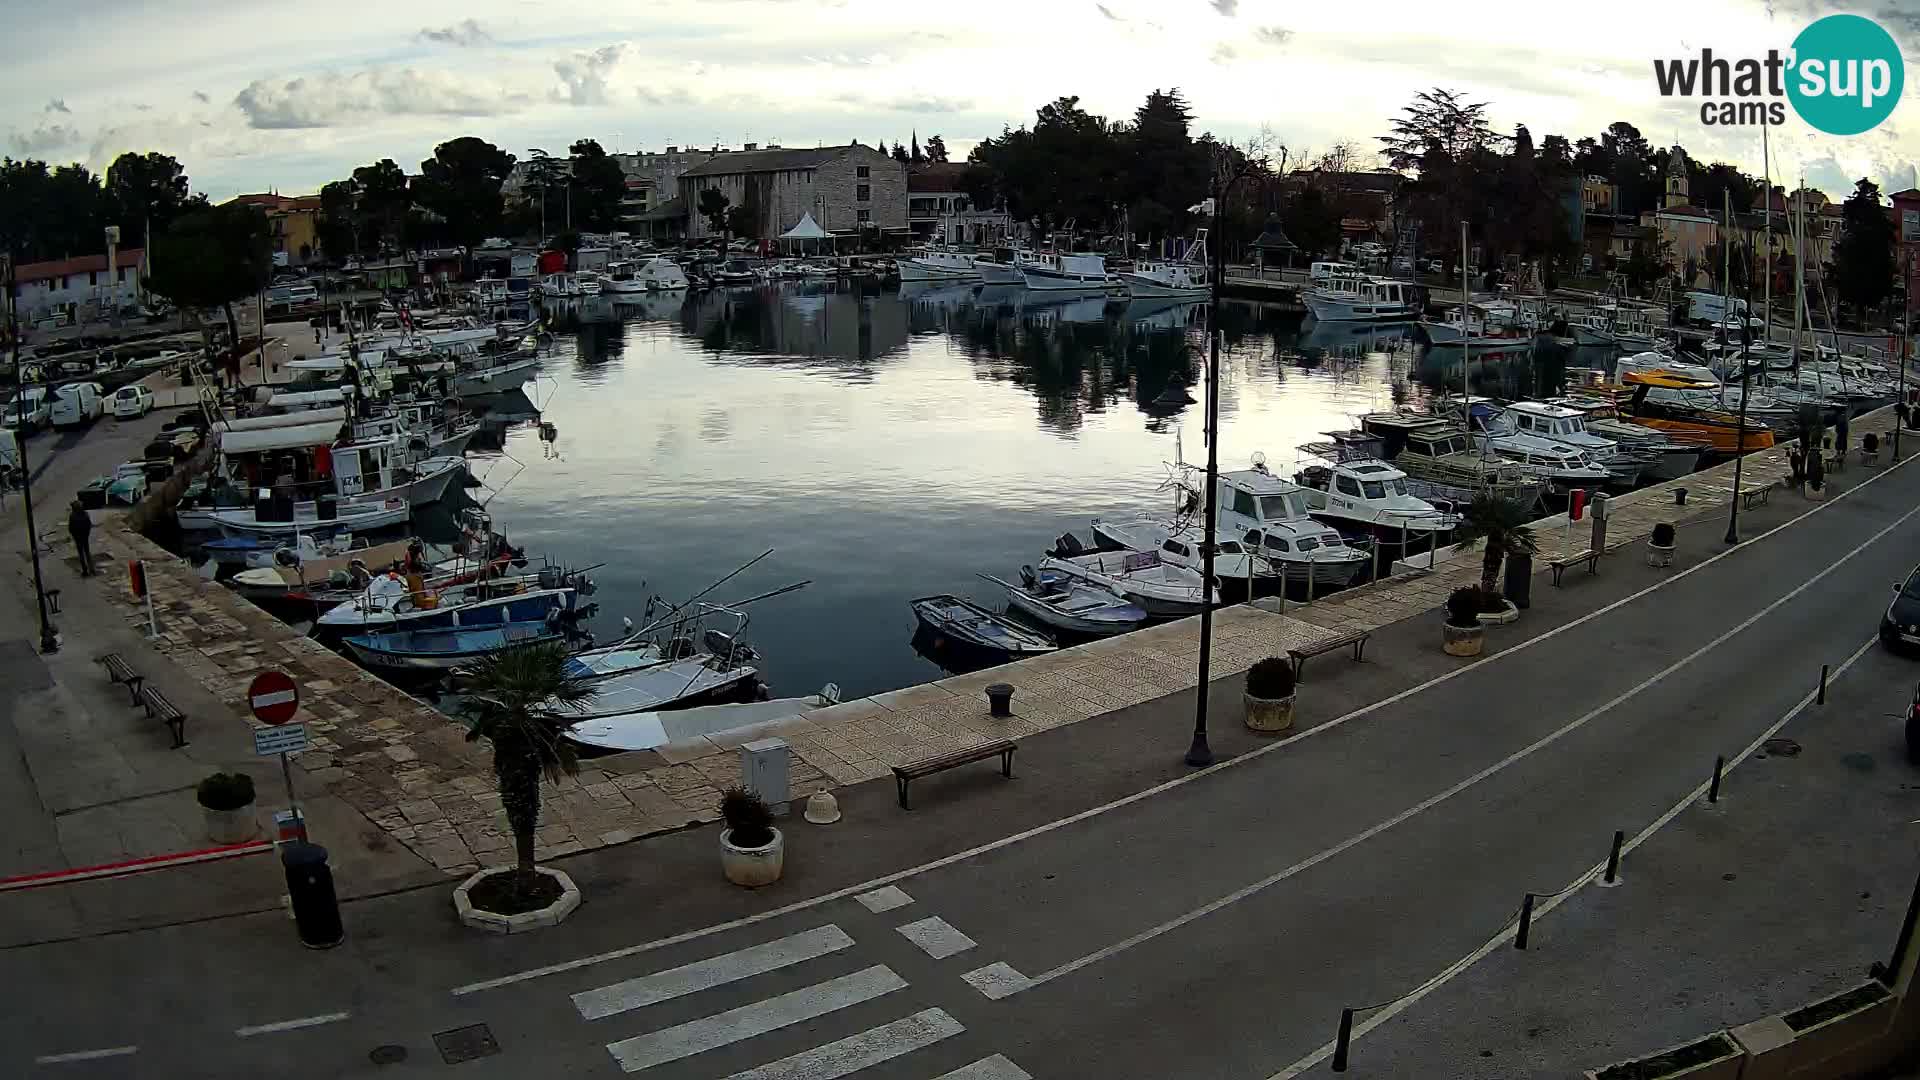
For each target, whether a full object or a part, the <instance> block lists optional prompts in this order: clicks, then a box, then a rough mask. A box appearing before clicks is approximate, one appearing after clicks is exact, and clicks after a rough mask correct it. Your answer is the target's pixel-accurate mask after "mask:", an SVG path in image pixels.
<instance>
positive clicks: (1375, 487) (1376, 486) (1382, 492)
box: [1363, 480, 1387, 499]
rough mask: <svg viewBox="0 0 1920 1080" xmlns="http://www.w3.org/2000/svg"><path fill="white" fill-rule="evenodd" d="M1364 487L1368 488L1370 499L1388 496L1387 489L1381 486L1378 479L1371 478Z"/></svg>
mask: <svg viewBox="0 0 1920 1080" xmlns="http://www.w3.org/2000/svg"><path fill="white" fill-rule="evenodd" d="M1363 487H1364V488H1365V489H1366V492H1367V498H1369V499H1384V498H1386V497H1387V489H1386V488H1385V487H1383V486H1381V484H1380V481H1378V480H1369V481H1367V482H1366V484H1364V485H1363Z"/></svg>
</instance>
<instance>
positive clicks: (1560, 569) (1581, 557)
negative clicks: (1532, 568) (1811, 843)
mask: <svg viewBox="0 0 1920 1080" xmlns="http://www.w3.org/2000/svg"><path fill="white" fill-rule="evenodd" d="M1580 563H1586V564H1587V573H1589V574H1597V573H1599V572H1600V553H1599V552H1597V551H1594V550H1592V549H1591V548H1589V549H1588V550H1586V551H1576V552H1574V553H1573V554H1571V555H1562V556H1561V557H1560V558H1558V559H1550V560H1548V562H1547V565H1548V566H1550V567H1552V568H1553V586H1554V588H1556V589H1557V588H1559V587H1560V575H1561V574H1564V573H1566V572H1567V567H1569V566H1577V565H1579V564H1580Z"/></svg>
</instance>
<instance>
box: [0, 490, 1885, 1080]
mask: <svg viewBox="0 0 1920 1080" xmlns="http://www.w3.org/2000/svg"><path fill="white" fill-rule="evenodd" d="M1916 539H1920V469H1916V468H1912V467H1905V468H1901V469H1898V470H1895V471H1893V472H1890V473H1888V474H1885V475H1884V476H1883V477H1881V478H1880V479H1878V480H1877V481H1875V482H1873V483H1871V484H1869V485H1867V486H1865V487H1863V488H1861V489H1858V490H1856V491H1854V492H1852V493H1849V494H1848V495H1846V496H1845V497H1843V498H1839V499H1837V500H1835V501H1833V502H1831V503H1829V504H1827V505H1825V506H1824V507H1822V508H1821V509H1820V510H1818V511H1817V512H1815V513H1812V514H1810V515H1807V516H1805V517H1802V518H1800V519H1798V520H1796V521H1795V522H1793V523H1791V524H1789V525H1787V526H1785V527H1784V528H1782V529H1780V530H1778V531H1776V532H1773V533H1771V534H1769V535H1765V536H1762V537H1759V538H1757V539H1753V540H1750V541H1749V542H1748V543H1747V544H1745V545H1743V546H1741V547H1739V548H1736V549H1733V550H1732V551H1730V552H1728V553H1726V554H1725V555H1723V556H1720V557H1718V558H1715V559H1712V560H1709V561H1707V562H1705V563H1703V564H1700V565H1697V566H1695V567H1693V568H1690V569H1689V570H1687V571H1685V572H1683V573H1681V574H1677V575H1675V576H1673V577H1671V578H1666V579H1661V580H1660V583H1659V584H1658V585H1655V586H1650V587H1649V588H1648V589H1647V590H1645V591H1643V592H1641V593H1637V594H1633V595H1631V596H1628V597H1627V598H1625V599H1622V600H1620V601H1618V602H1616V603H1613V604H1610V605H1607V606H1606V607H1603V608H1601V609H1599V610H1598V611H1595V612H1593V613H1591V614H1589V615H1586V616H1583V617H1581V618H1579V619H1577V620H1575V621H1573V622H1571V623H1569V624H1567V625H1565V626H1563V627H1561V628H1559V629H1556V630H1554V631H1552V632H1549V633H1546V634H1543V635H1539V636H1536V637H1534V638H1532V639H1529V640H1528V641H1527V642H1526V643H1524V644H1521V645H1518V646H1515V647H1510V648H1507V649H1505V650H1504V651H1502V652H1501V653H1499V654H1498V655H1496V656H1494V657H1492V658H1491V659H1488V660H1486V661H1484V662H1481V663H1479V664H1475V665H1472V666H1469V667H1464V668H1459V669H1453V670H1452V671H1450V672H1449V673H1448V674H1445V675H1442V676H1440V677H1438V678H1435V679H1433V680H1431V681H1430V682H1428V683H1425V684H1422V685H1420V686H1418V687H1415V688H1413V689H1411V690H1409V691H1406V692H1404V693H1401V694H1398V695H1395V696H1394V697H1393V698H1389V699H1387V700H1386V701H1385V702H1382V703H1379V704H1378V705H1375V706H1370V707H1368V708H1366V709H1363V710H1360V711H1359V712H1358V713H1355V714H1350V715H1349V716H1348V717H1345V718H1342V719H1340V720H1336V721H1333V722H1331V723H1328V724H1325V725H1322V726H1320V727H1317V728H1314V729H1312V730H1311V731H1310V732H1308V733H1306V734H1304V735H1303V736H1301V737H1298V738H1295V739H1293V740H1291V741H1289V742H1286V743H1284V744H1273V745H1272V746H1271V747H1270V748H1269V749H1268V750H1264V751H1261V752H1256V753H1253V754H1249V755H1246V756H1244V757H1241V758H1238V759H1235V760H1234V761H1233V762H1231V763H1229V764H1226V765H1224V766H1221V767H1216V768H1215V769H1213V770H1209V771H1206V772H1202V773H1196V774H1192V775H1190V776H1188V777H1183V778H1181V779H1180V780H1177V781H1174V782H1173V783H1171V784H1169V785H1165V786H1163V787H1162V788H1159V789H1156V790H1155V791H1154V792H1153V793H1151V794H1149V795H1148V796H1146V797H1141V798H1132V799H1127V800H1121V801H1120V802H1119V803H1116V804H1110V805H1109V806H1107V807H1104V808H1101V809H1100V810H1097V811H1095V812H1092V813H1088V814H1082V815H1076V816H1075V817H1074V818H1071V819H1065V820H1062V821H1060V822H1055V823H1053V824H1051V825H1047V826H1042V827H1041V828H1039V829H1036V830H1032V831H1030V832H1029V833H1028V834H1024V835H1022V836H1021V837H1020V838H1018V839H1017V840H1014V841H1010V842H1006V843H1002V844H995V845H989V846H988V848H987V849H986V850H983V851H979V852H978V853H975V854H972V855H970V856H968V857H963V858H957V859H948V860H941V861H939V862H938V863H937V864H935V865H931V866H930V867H928V868H925V869H923V870H919V871H917V872H911V873H907V874H905V875H902V876H899V877H897V879H895V880H893V881H892V882H891V883H890V884H889V885H888V886H886V887H881V888H877V889H872V890H864V891H860V892H859V894H858V895H846V896H840V897H833V898H828V899H824V900H821V901H819V902H807V903H804V904H802V905H800V906H799V907H797V908H794V909H785V910H773V911H768V912H765V913H763V914H762V915H760V916H755V917H753V918H751V919H750V920H748V921H747V922H746V924H745V925H737V924H736V925H723V926H719V927H715V928H711V929H710V930H708V931H704V932H696V933H695V934H693V935H681V936H680V937H679V938H677V939H672V940H668V941H665V942H659V943H651V942H649V941H648V938H649V936H650V935H649V932H648V929H647V927H648V913H647V912H646V911H644V910H638V911H623V910H621V909H620V907H619V905H620V903H621V900H620V897H619V896H618V895H617V893H616V894H612V895H601V896H595V897H592V898H590V900H589V906H588V907H587V908H585V909H583V911H582V912H581V913H580V915H579V916H577V917H576V921H578V922H582V923H585V924H587V925H591V926H594V927H597V929H596V930H594V931H593V932H592V934H591V936H592V937H593V939H594V940H595V941H596V942H607V945H606V946H605V947H606V949H607V950H609V951H607V952H602V953H597V954H591V955H585V954H587V953H590V952H591V950H582V951H581V953H579V954H569V955H568V956H562V957H555V956H554V954H553V950H552V948H551V946H550V945H547V946H542V945H534V944H526V945H523V944H521V943H518V942H512V941H497V940H476V939H475V938H474V936H473V935H472V934H471V933H470V932H465V931H462V930H461V929H460V928H458V927H453V926H450V925H448V923H450V920H448V919H447V918H446V916H445V914H444V911H445V897H444V894H438V893H436V894H435V895H427V894H424V893H423V894H415V895H411V896H407V897H396V898H390V900H389V901H380V902H376V904H387V906H386V907H384V908H383V907H377V906H376V907H370V908H368V909H367V910H364V911H359V912H357V913H356V916H355V919H354V922H355V925H356V927H358V928H359V929H357V930H356V933H355V935H354V937H353V938H352V939H351V940H350V942H349V945H348V946H347V947H343V948H342V949H340V950H337V951H335V952H333V953H322V954H305V953H302V952H301V951H300V950H299V949H297V948H289V947H288V946H286V945H285V944H284V942H285V940H286V938H287V937H288V928H287V926H286V924H285V922H284V920H275V919H271V918H265V919H242V920H226V921H222V922H216V923H209V924H204V925H194V926H182V927H174V928H170V929H167V930H160V931H150V932H145V933H141V934H135V935H123V936H119V937H113V938H106V939H93V940H88V941H81V942H74V943H68V944H64V945H49V946H40V947H35V948H31V949H20V950H13V951H9V952H6V953H0V981H4V984H5V985H7V986H9V987H15V988H18V987H23V986H32V987H35V991H34V993H33V994H32V995H31V996H30V997H29V996H28V995H25V994H21V993H19V992H18V991H17V990H16V991H13V992H10V993H9V1000H8V1008H7V1009H6V1010H4V1011H0V1012H3V1015H0V1047H5V1048H6V1050H5V1051H0V1052H4V1053H7V1054H10V1055H15V1056H16V1058H17V1060H15V1061H9V1062H8V1063H7V1067H8V1068H14V1067H19V1068H21V1069H24V1070H26V1072H25V1073H24V1075H48V1076H52V1075H72V1076H131V1075H193V1076H209V1077H212V1076H235V1077H239V1076H254V1075H260V1074H262V1073H264V1072H266V1071H268V1070H271V1071H272V1072H273V1073H274V1074H276V1075H282V1076H314V1077H322V1076H325V1077H340V1076H362V1075H364V1076H374V1075H380V1076H388V1075H393V1076H411V1075H421V1076H425V1075H439V1074H440V1073H441V1071H442V1070H444V1069H446V1068H447V1066H446V1065H445V1064H443V1058H442V1056H441V1050H444V1048H439V1049H437V1048H436V1046H435V1044H434V1042H433V1041H431V1039H430V1038H429V1036H432V1035H435V1034H445V1033H449V1032H453V1031H455V1030H456V1029H460V1028H462V1027H464V1026H468V1025H474V1024H484V1025H487V1031H488V1034H489V1035H490V1037H491V1039H492V1040H493V1044H494V1045H496V1046H497V1047H498V1052H497V1053H494V1054H492V1055H490V1056H485V1057H482V1058H479V1059H478V1060H475V1061H473V1062H471V1063H468V1064H464V1065H462V1066H461V1070H462V1071H461V1074H462V1075H472V1076H498V1077H524V1076H530V1075H567V1076H619V1075H624V1074H625V1073H627V1072H633V1073H638V1074H640V1075H643V1076H645V1077H648V1078H649V1080H691V1078H696V1077H735V1078H739V1077H751V1078H754V1080H771V1078H776V1077H786V1078H792V1080H803V1078H804V1080H823V1078H832V1077H839V1076H845V1075H850V1074H853V1073H855V1072H857V1073H858V1075H859V1076H860V1077H861V1078H863V1080H889V1078H901V1080H905V1078H909V1077H952V1078H959V1077H965V1078H971V1080H1003V1078H1010V1077H1020V1076H1029V1075H1030V1076H1035V1077H1082V1076H1099V1077H1114V1078H1122V1077H1141V1078H1148V1077H1152V1078H1161V1077H1169V1076H1181V1077H1236V1078H1255V1080H1258V1078H1263V1077H1269V1076H1273V1075H1275V1074H1279V1073H1282V1072H1283V1071H1285V1070H1287V1069H1288V1067H1289V1066H1290V1065H1293V1064H1294V1063H1296V1062H1300V1063H1302V1065H1303V1067H1313V1068H1316V1069H1321V1070H1323V1069H1324V1068H1325V1066H1324V1065H1315V1063H1314V1061H1313V1058H1312V1055H1314V1054H1315V1052H1316V1051H1318V1050H1319V1049H1320V1048H1322V1047H1323V1046H1324V1044H1325V1043H1326V1042H1327V1041H1328V1040H1329V1039H1330V1038H1331V1037H1332V1034H1333V1027H1334V1022H1335V1019H1336V1018H1337V1016H1338V1014H1339V1011H1340V1009H1341V1008H1342V1007H1343V1006H1349V1005H1351V1006H1359V1005H1366V1004H1371V1003H1375V1002H1381V1001H1385V1000H1388V999H1393V998H1396V997H1399V996H1401V995H1404V994H1406V993H1407V992H1408V991H1410V990H1413V989H1415V988H1416V987H1419V986H1420V985H1421V984H1423V983H1424V982H1426V981H1427V980H1429V979H1430V978H1432V977H1433V976H1435V975H1436V974H1438V973H1440V972H1442V971H1443V970H1445V969H1448V968H1449V966H1450V965H1454V964H1456V963H1457V962H1459V961H1461V960H1462V959H1463V958H1466V957H1469V956H1471V955H1472V954H1474V953H1475V951H1476V950H1478V949H1480V948H1481V947H1482V946H1483V944H1484V943H1486V942H1487V941H1488V940H1489V939H1490V937H1491V936H1492V935H1496V934H1498V933H1500V932H1501V930H1502V927H1503V926H1504V924H1505V923H1506V920H1507V919H1508V917H1509V915H1510V914H1511V913H1512V911H1513V909H1514V908H1515V906H1516V905H1517V903H1518V900H1519V898H1520V896H1521V894H1522V893H1523V892H1527V891H1534V892H1542V893H1545V892H1551V891H1554V890H1557V889H1560V888H1561V887H1563V886H1565V885H1566V884H1568V883H1569V882H1572V881H1574V880H1576V879H1577V878H1579V877H1580V876H1581V875H1582V874H1584V873H1586V872H1588V871H1589V870H1590V869H1591V868H1592V867H1593V866H1594V865H1595V864H1596V862H1597V861H1598V860H1601V859H1602V858H1604V856H1605V853H1606V848H1607V845H1608V842H1609V839H1610V838H1611V836H1612V834H1613V833H1614V831H1615V830H1623V831H1625V833H1626V834H1627V835H1628V836H1635V835H1636V834H1639V833H1641V832H1642V831H1643V830H1646V829H1648V828H1649V827H1650V826H1653V825H1655V824H1656V823H1658V822H1660V821H1661V820H1662V818H1663V815H1667V814H1668V813H1669V811H1670V810H1671V809H1672V808H1673V807H1675V806H1676V805H1677V804H1681V803H1684V802H1685V801H1686V800H1687V799H1688V798H1689V795H1690V793H1691V792H1693V791H1694V790H1695V789H1696V787H1697V786H1698V785H1699V784H1700V783H1701V782H1702V781H1703V779H1704V778H1705V776H1706V774H1707V772H1708V771H1709V770H1710V768H1711V763H1712V761H1713V759H1714V757H1715V755H1717V754H1725V755H1728V756H1729V757H1732V756H1734V755H1736V754H1738V753H1739V752H1741V751H1742V750H1743V749H1745V748H1747V747H1749V746H1751V745H1753V744H1754V743H1755V742H1756V741H1757V740H1759V739H1761V738H1764V737H1766V736H1767V735H1769V734H1770V733H1771V732H1772V731H1773V730H1776V729H1777V727H1778V726H1779V724H1781V723H1782V722H1784V720H1785V718H1786V717H1787V716H1788V715H1789V713H1790V712H1791V711H1792V710H1793V709H1794V708H1795V707H1796V705H1797V704H1798V703H1800V702H1801V701H1802V700H1803V699H1805V698H1806V697H1807V696H1808V695H1809V693H1810V691H1811V689H1812V687H1813V685H1814V683H1815V681H1816V680H1817V676H1818V671H1819V666H1820V665H1821V664H1822V663H1830V664H1834V665H1836V666H1838V665H1841V664H1842V663H1843V662H1844V661H1846V660H1847V659H1848V657H1850V656H1851V655H1853V654H1855V653H1856V652H1857V651H1859V650H1860V649H1861V648H1862V647H1863V646H1865V645H1866V644H1867V643H1868V641H1869V639H1870V638H1871V637H1872V635H1873V633H1874V629H1875V622H1876V619H1877V615H1878V611H1879V609H1880V607H1881V605H1882V604H1883V602H1884V599H1885V597H1886V596H1887V586H1888V583H1889V582H1892V581H1894V580H1896V579H1897V578H1900V577H1902V576H1903V575H1904V574H1905V573H1906V572H1908V571H1909V570H1910V569H1911V568H1912V564H1913V562H1914V560H1915V558H1916V552H1917V551H1920V544H1916V542H1915V541H1916ZM1435 647H1436V648H1437V642H1436V643H1435ZM1840 677H1841V678H1843V679H1844V678H1847V677H1849V676H1848V675H1845V674H1843V675H1842V676H1840ZM1306 692H1310V686H1309V687H1308V688H1306ZM430 911H434V912H438V914H437V915H433V914H428V913H429V912H430ZM382 912H385V913H386V915H385V916H382V915H381V913H382ZM276 923H277V925H276ZM564 929H565V931H566V932H567V933H570V934H571V933H573V932H574V930H575V926H574V924H569V926H568V927H566V928H564ZM269 940H270V941H271V942H272V944H271V945H269V944H265V942H268V941H269ZM551 940H552V939H549V941H551ZM570 940H575V941H579V940H583V939H582V938H581V937H574V938H572V939H570ZM553 959H560V960H564V961H566V962H565V963H562V964H559V965H557V966H555V965H553V964H552V963H551V961H552V960H553ZM541 965H546V966H544V967H543V966H541ZM109 1000H110V1001H112V1002H113V1003H114V1005H113V1006H112V1007H111V1008H107V1007H105V1006H103V1005H102V1004H101V1003H102V1002H105V1001H109ZM388 1045H392V1046H397V1047H400V1048H403V1049H404V1050H405V1052H406V1054H407V1056H406V1058H405V1060H404V1061H401V1062H399V1063H396V1064H385V1065H380V1064H374V1063H373V1061H372V1060H371V1059H370V1057H369V1055H370V1054H371V1053H373V1052H374V1051H375V1050H376V1048H379V1047H383V1046H388ZM1363 1045H1364V1043H1363ZM67 1055H94V1056H81V1057H70V1056H67ZM1567 1064H1568V1065H1569V1066H1570V1067H1573V1066H1578V1065H1583V1064H1589V1063H1586V1062H1581V1063H1571V1062H1570V1063H1567ZM1436 1075H1437V1074H1436Z"/></svg>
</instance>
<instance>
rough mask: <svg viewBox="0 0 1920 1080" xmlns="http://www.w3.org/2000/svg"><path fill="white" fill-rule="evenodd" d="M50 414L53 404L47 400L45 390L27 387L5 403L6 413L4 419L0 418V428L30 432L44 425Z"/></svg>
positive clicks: (42, 387) (38, 387) (37, 387)
mask: <svg viewBox="0 0 1920 1080" xmlns="http://www.w3.org/2000/svg"><path fill="white" fill-rule="evenodd" d="M52 413H53V402H52V401H51V400H50V399H49V396H48V394H47V388H46V387H44V386H29V387H27V388H26V389H25V390H22V391H20V392H19V393H18V394H15V395H14V396H13V400H12V401H9V402H7V412H6V415H5V417H3V418H0V426H5V427H7V428H9V429H12V430H20V431H29V432H31V431H33V430H34V429H36V428H39V427H41V426H42V425H44V424H46V422H47V421H48V419H50V418H51V416H52Z"/></svg>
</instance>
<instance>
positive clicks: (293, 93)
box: [233, 68, 527, 129]
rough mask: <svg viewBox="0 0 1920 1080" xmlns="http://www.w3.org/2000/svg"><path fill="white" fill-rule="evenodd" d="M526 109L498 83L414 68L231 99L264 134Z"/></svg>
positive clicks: (292, 84) (332, 77)
mask: <svg viewBox="0 0 1920 1080" xmlns="http://www.w3.org/2000/svg"><path fill="white" fill-rule="evenodd" d="M526 103H527V97H526V95H524V94H518V93H514V92H511V91H509V90H507V89H506V88H504V87H502V86H500V85H499V84H498V83H497V82H467V81H465V80H462V79H459V78H456V77H454V76H452V75H449V74H447V73H445V72H438V71H419V70H415V69H413V68H376V69H373V70H369V71H360V72H355V73H353V74H351V75H338V74H331V73H329V74H324V75H315V76H312V77H303V78H298V79H289V80H287V81H285V82H276V81H272V80H267V79H259V80H256V81H254V82H252V83H249V84H248V85H247V87H246V88H245V89H243V90H241V91H240V93H238V94H236V95H235V96H234V99H233V104H234V105H235V106H236V107H237V108H239V110H240V111H241V112H242V113H244V114H245V115H246V118H247V125H248V126H249V127H255V128H265V129H283V128H324V127H336V126H340V125H344V124H348V123H351V122H354V121H357V120H361V119H364V118H366V117H368V116H374V115H384V116H495V115H499V114H501V113H505V112H510V111H512V110H513V109H515V108H518V107H519V106H521V105H524V104H526Z"/></svg>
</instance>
